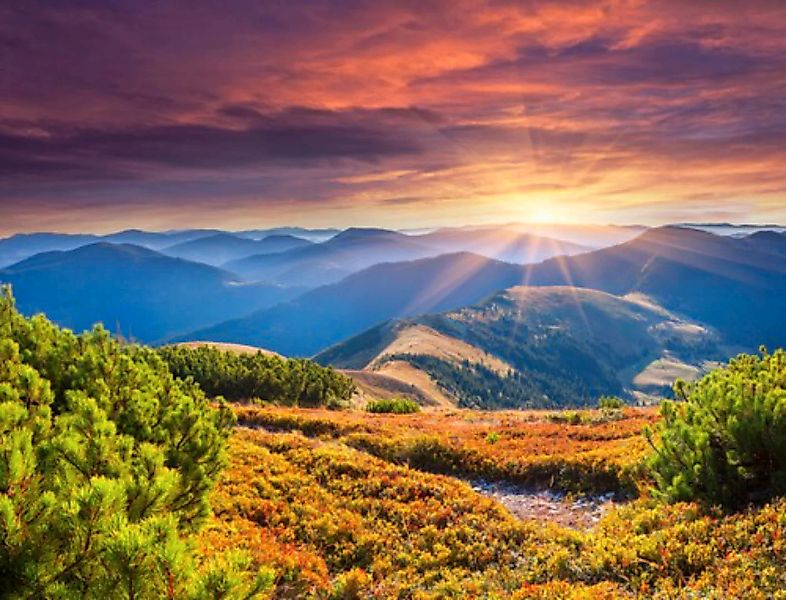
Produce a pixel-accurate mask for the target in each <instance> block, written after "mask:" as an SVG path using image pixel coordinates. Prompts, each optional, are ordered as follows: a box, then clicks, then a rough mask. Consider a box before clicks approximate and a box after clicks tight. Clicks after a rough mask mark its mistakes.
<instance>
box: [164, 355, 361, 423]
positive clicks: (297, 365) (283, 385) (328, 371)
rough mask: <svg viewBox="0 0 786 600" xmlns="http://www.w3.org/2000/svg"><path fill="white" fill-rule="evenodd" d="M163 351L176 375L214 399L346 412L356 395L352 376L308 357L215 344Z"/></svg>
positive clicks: (165, 358)
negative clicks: (230, 349) (244, 351)
mask: <svg viewBox="0 0 786 600" xmlns="http://www.w3.org/2000/svg"><path fill="white" fill-rule="evenodd" d="M158 352H159V354H160V355H161V357H162V358H163V359H164V361H165V362H166V363H167V365H169V369H170V370H171V371H172V374H173V375H174V376H175V377H179V378H180V379H184V380H185V379H187V378H189V377H190V378H192V379H193V380H194V381H196V383H198V384H199V386H200V387H201V388H202V389H203V390H204V391H205V393H206V394H208V395H209V396H212V397H216V396H222V397H223V398H226V399H227V400H244V401H249V400H252V399H255V398H259V399H260V400H262V401H264V402H271V403H273V404H279V405H283V406H303V407H317V406H327V407H329V408H343V407H346V406H348V405H349V402H350V400H351V398H352V394H354V393H355V384H354V382H353V381H352V380H351V379H350V378H349V377H347V376H346V375H344V374H343V373H339V372H337V371H335V370H333V369H332V368H330V367H322V366H320V365H318V364H317V363H315V362H314V361H311V360H307V359H301V358H290V359H287V358H282V357H280V356H271V355H268V354H263V353H262V352H258V353H256V354H237V353H233V352H227V351H225V350H220V349H218V348H214V347H210V346H201V347H198V348H188V347H186V346H165V347H163V348H160V349H159V350H158Z"/></svg>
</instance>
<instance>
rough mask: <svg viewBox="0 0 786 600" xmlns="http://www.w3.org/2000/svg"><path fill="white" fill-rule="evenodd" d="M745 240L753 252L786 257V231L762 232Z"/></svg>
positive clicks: (753, 234)
mask: <svg viewBox="0 0 786 600" xmlns="http://www.w3.org/2000/svg"><path fill="white" fill-rule="evenodd" d="M744 239H745V241H746V242H747V244H748V246H749V247H750V248H751V249H752V250H756V251H757V252H766V253H769V254H777V255H779V256H783V257H786V231H780V232H778V231H769V230H762V231H757V232H756V233H752V234H750V235H749V236H747V237H746V238H744Z"/></svg>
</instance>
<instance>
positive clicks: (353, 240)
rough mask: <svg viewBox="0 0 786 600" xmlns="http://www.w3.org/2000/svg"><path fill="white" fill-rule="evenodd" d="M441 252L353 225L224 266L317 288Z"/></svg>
mask: <svg viewBox="0 0 786 600" xmlns="http://www.w3.org/2000/svg"><path fill="white" fill-rule="evenodd" d="M438 253H439V252H437V251H435V250H434V249H433V248H431V247H429V246H423V245H420V244H418V243H417V242H416V241H415V240H414V239H412V238H410V237H409V236H407V235H404V234H402V233H398V232H395V231H389V230H386V229H360V228H351V229H347V230H346V231H342V232H341V233H339V234H338V235H336V236H334V237H332V238H331V239H329V240H328V241H326V242H323V243H321V244H314V245H311V246H308V247H303V248H295V249H293V250H289V251H287V252H282V253H279V254H261V255H257V256H250V257H248V258H244V259H241V260H236V261H231V262H227V263H226V264H225V265H224V268H225V269H227V270H229V271H232V272H233V273H237V274H238V275H240V276H242V277H244V278H246V279H248V280H249V281H275V282H278V283H281V284H289V285H292V284H295V285H307V286H310V287H316V286H319V285H324V284H328V283H333V282H335V281H338V280H340V279H342V278H344V277H345V276H347V275H348V274H350V273H353V272H356V271H360V270H362V269H365V268H367V267H370V266H372V265H375V264H378V263H381V262H398V261H404V260H412V259H417V258H423V257H424V256H433V255H435V254H438Z"/></svg>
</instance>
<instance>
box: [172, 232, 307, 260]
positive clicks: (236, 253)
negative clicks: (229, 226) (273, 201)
mask: <svg viewBox="0 0 786 600" xmlns="http://www.w3.org/2000/svg"><path fill="white" fill-rule="evenodd" d="M312 244H313V242H309V241H308V240H304V239H302V238H298V237H294V236H291V235H270V236H267V237H264V238H262V239H261V240H252V239H250V238H244V237H239V236H237V235H233V234H231V233H216V234H214V235H209V236H207V237H200V238H197V239H195V240H190V241H187V242H183V243H181V244H175V245H174V246H170V247H168V248H164V249H163V250H161V252H162V253H163V254H166V255H167V256H174V257H177V258H184V259H186V260H192V261H196V262H201V263H205V264H207V265H213V266H216V267H217V266H220V265H223V264H224V263H227V262H229V261H232V260H238V259H241V258H245V257H247V256H252V255H263V254H274V253H277V252H285V251H287V250H292V249H294V248H304V247H307V246H311V245H312Z"/></svg>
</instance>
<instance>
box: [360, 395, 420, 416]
mask: <svg viewBox="0 0 786 600" xmlns="http://www.w3.org/2000/svg"><path fill="white" fill-rule="evenodd" d="M366 410H367V411H368V412H370V413H393V414H396V415H405V414H410V413H416V412H420V406H419V405H418V403H417V402H415V401H414V400H410V399H409V398H387V399H383V400H372V401H371V402H369V403H368V404H367V405H366Z"/></svg>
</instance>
